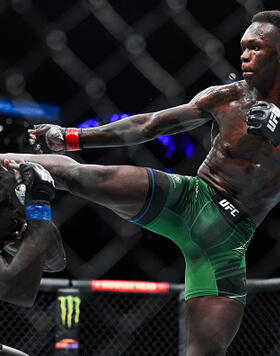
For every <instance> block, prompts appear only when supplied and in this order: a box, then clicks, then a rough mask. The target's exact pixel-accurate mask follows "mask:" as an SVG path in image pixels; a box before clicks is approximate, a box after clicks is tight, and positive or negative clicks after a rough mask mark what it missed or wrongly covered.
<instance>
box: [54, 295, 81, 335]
mask: <svg viewBox="0 0 280 356" xmlns="http://www.w3.org/2000/svg"><path fill="white" fill-rule="evenodd" d="M58 300H59V301H60V311H61V322H62V324H63V325H65V326H67V327H68V328H69V329H71V327H72V318H73V316H74V323H75V324H78V323H79V319H80V304H81V299H80V298H79V297H74V296H73V295H66V296H60V297H58Z"/></svg>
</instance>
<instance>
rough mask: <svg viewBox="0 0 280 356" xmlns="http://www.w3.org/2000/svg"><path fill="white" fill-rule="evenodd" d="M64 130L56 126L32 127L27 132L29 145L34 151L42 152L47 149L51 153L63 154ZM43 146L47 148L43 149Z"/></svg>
mask: <svg viewBox="0 0 280 356" xmlns="http://www.w3.org/2000/svg"><path fill="white" fill-rule="evenodd" d="M65 130H66V129H65V128H64V127H61V126H58V125H50V124H42V125H34V129H31V130H28V133H29V143H30V144H31V145H33V146H34V148H35V150H36V151H40V152H43V151H45V150H46V148H48V149H49V150H51V151H54V152H59V153H63V152H64V151H65ZM44 145H45V146H47V147H45V148H44Z"/></svg>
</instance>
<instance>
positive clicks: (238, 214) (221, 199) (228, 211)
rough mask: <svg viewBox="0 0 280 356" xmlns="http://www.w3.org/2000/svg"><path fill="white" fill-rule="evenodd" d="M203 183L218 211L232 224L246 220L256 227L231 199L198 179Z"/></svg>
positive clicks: (249, 217)
mask: <svg viewBox="0 0 280 356" xmlns="http://www.w3.org/2000/svg"><path fill="white" fill-rule="evenodd" d="M198 179H200V180H201V181H202V182H203V183H205V184H206V185H207V188H208V191H209V193H210V195H211V197H212V200H213V202H214V203H215V204H216V205H217V207H218V208H219V209H220V211H221V212H222V213H223V214H224V215H225V216H226V217H228V218H229V219H230V220H231V221H232V222H234V223H238V222H240V221H241V220H248V221H250V222H251V223H252V224H254V225H256V224H255V223H254V221H253V219H252V217H251V216H249V215H248V214H247V213H246V212H245V211H244V210H243V209H242V208H241V206H240V205H239V204H238V203H236V202H234V201H233V199H231V198H230V197H228V196H227V195H225V194H223V193H221V192H220V191H218V190H217V189H216V188H215V187H214V186H213V185H212V184H211V183H209V182H206V181H205V180H203V179H202V178H200V177H198Z"/></svg>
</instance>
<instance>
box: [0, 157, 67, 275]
mask: <svg viewBox="0 0 280 356" xmlns="http://www.w3.org/2000/svg"><path fill="white" fill-rule="evenodd" d="M19 171H20V173H21V176H22V179H23V184H21V190H20V191H16V195H17V197H18V199H19V200H20V202H21V203H23V204H24V205H25V211H26V220H27V221H29V220H37V221H39V220H41V221H42V220H44V221H47V222H49V223H50V224H52V222H51V221H52V219H51V207H50V203H51V201H52V200H53V199H54V196H55V194H54V181H53V178H52V176H51V175H50V173H49V172H48V171H47V170H46V169H45V168H44V167H42V166H41V165H40V164H38V163H32V162H25V163H22V164H20V166H19ZM24 187H25V190H24ZM21 242H22V241H21V240H16V241H13V242H11V243H8V244H6V245H5V246H4V250H5V251H6V252H8V253H9V254H10V255H11V256H15V254H16V253H17V251H18V249H19V247H20V245H21ZM65 264H66V257H65V251H64V248H63V243H62V240H61V236H60V234H59V232H58V231H57V232H56V233H53V235H52V234H51V239H49V243H48V246H47V250H46V260H45V263H44V266H43V271H45V272H58V271H61V270H63V269H64V268H65Z"/></svg>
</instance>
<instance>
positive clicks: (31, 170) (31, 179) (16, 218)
mask: <svg viewBox="0 0 280 356" xmlns="http://www.w3.org/2000/svg"><path fill="white" fill-rule="evenodd" d="M5 163H6V166H5V167H4V166H0V244H1V248H2V252H3V250H6V252H8V253H9V254H10V255H12V256H14V257H13V258H12V260H11V261H10V262H8V260H7V258H6V257H5V254H4V253H2V254H0V285H1V288H0V299H1V300H3V301H6V302H10V303H14V304H19V305H23V306H32V305H33V303H34V300H35V298H36V295H37V292H38V288H39V284H40V280H41V277H42V272H43V271H47V272H56V271H60V270H62V269H63V268H64V267H65V261H66V260H65V254H64V249H63V245H62V242H61V238H60V234H59V232H58V230H57V228H56V227H55V225H54V224H53V223H52V222H51V201H52V200H53V198H54V186H53V179H52V177H51V175H50V174H49V172H48V171H47V170H46V169H44V168H43V167H42V166H40V165H39V164H35V163H21V164H20V165H19V164H17V163H15V162H10V161H6V162H5ZM10 165H12V166H13V168H11V167H10ZM5 347H6V346H5ZM2 352H3V351H2ZM5 354H6V353H5Z"/></svg>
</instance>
